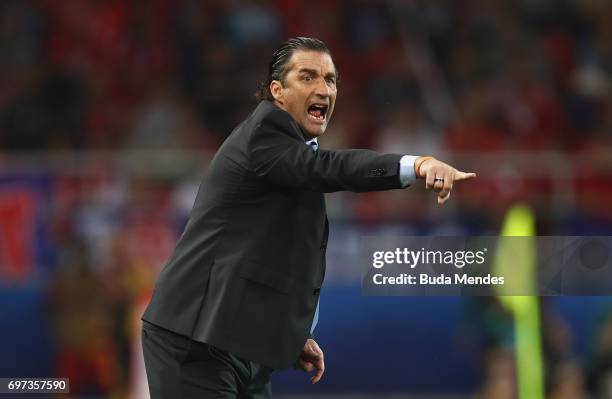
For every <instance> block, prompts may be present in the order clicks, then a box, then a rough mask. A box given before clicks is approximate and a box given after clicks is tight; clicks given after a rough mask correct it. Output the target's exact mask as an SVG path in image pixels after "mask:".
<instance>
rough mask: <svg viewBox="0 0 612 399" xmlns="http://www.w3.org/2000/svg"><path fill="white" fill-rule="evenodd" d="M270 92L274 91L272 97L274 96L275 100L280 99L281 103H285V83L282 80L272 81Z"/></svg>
mask: <svg viewBox="0 0 612 399" xmlns="http://www.w3.org/2000/svg"><path fill="white" fill-rule="evenodd" d="M270 93H272V97H274V100H276V101H278V103H279V104H282V103H283V100H284V95H283V94H284V93H283V84H282V83H281V82H280V80H273V81H272V82H270Z"/></svg>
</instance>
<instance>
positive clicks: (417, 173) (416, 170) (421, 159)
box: [414, 155, 435, 179]
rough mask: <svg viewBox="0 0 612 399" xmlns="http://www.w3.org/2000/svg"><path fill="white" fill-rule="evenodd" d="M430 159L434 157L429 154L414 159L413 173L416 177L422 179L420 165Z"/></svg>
mask: <svg viewBox="0 0 612 399" xmlns="http://www.w3.org/2000/svg"><path fill="white" fill-rule="evenodd" d="M432 159H435V158H434V157H432V156H430V155H427V156H423V157H419V158H417V159H416V161H414V175H415V176H416V177H417V179H422V178H423V177H425V176H423V174H422V173H421V167H422V166H423V164H424V163H425V162H427V161H430V160H432Z"/></svg>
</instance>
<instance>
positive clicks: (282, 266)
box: [142, 38, 475, 399]
mask: <svg viewBox="0 0 612 399" xmlns="http://www.w3.org/2000/svg"><path fill="white" fill-rule="evenodd" d="M336 80H337V71H336V67H335V65H334V63H333V61H332V58H331V54H330V51H329V50H328V49H327V47H326V46H325V44H323V43H322V42H321V41H319V40H316V39H311V38H293V39H289V40H288V41H287V42H285V43H284V44H282V45H281V47H280V48H279V49H278V50H277V51H276V52H275V53H274V55H273V57H272V60H271V62H270V65H269V73H268V80H267V82H266V83H265V84H264V85H262V86H261V87H260V90H259V93H258V98H259V99H260V100H261V101H260V103H259V105H258V106H257V108H256V109H255V111H254V112H253V113H252V114H251V115H250V116H249V117H248V118H247V119H246V120H245V121H244V122H242V123H241V124H240V125H239V126H238V127H237V128H236V129H235V130H234V131H233V132H232V133H231V135H230V136H229V137H228V138H227V139H226V140H225V142H224V143H223V145H222V146H221V148H220V149H219V151H218V152H217V154H216V155H215V157H214V159H213V160H212V161H211V164H210V167H209V170H208V172H207V175H206V177H205V178H204V181H203V182H202V184H201V186H200V190H199V192H198V195H197V198H196V200H195V205H194V207H193V210H192V212H191V215H190V217H189V221H188V223H187V226H186V227H185V231H184V233H183V235H182V236H181V238H180V240H179V242H178V244H177V246H176V249H175V251H174V254H173V256H172V258H171V259H170V261H169V263H168V264H167V265H166V267H165V268H164V269H163V270H162V272H161V274H160V276H159V280H158V281H157V284H156V287H155V290H154V293H153V297H152V299H151V302H150V304H149V306H148V308H147V310H146V311H145V313H144V315H143V317H142V318H143V320H144V325H143V351H144V358H145V366H146V370H147V377H148V381H149V389H150V392H151V397H152V398H153V399H156V398H191V397H193V398H196V397H197V398H209V397H210V398H212V397H214V398H269V397H270V395H271V390H270V374H271V372H272V371H273V370H274V369H283V368H287V367H290V366H291V365H294V366H296V367H298V368H300V369H302V370H304V371H307V372H310V371H313V370H316V374H315V375H314V376H313V377H312V379H311V382H312V383H313V384H314V383H316V382H318V381H319V380H320V379H321V376H322V375H323V372H324V369H325V366H324V360H323V352H322V351H321V349H320V348H319V346H318V345H317V343H316V342H315V341H314V339H313V337H312V335H311V328H314V324H315V323H316V321H315V320H314V319H315V310H316V309H317V305H318V299H319V291H320V288H321V284H322V282H323V276H324V274H325V250H326V246H327V237H328V223H327V217H326V214H325V201H324V197H323V194H322V193H324V192H333V191H339V190H350V191H357V192H359V191H376V190H389V189H397V188H402V187H406V186H408V185H409V184H411V183H413V182H414V181H415V180H416V178H418V177H420V178H424V179H425V181H426V187H427V188H429V189H433V190H435V191H436V192H438V202H439V203H444V202H446V201H447V200H448V198H449V196H450V193H451V189H452V187H453V183H454V182H455V181H458V180H465V179H469V178H472V177H474V176H475V175H474V174H473V173H464V172H460V171H457V170H456V169H454V168H453V167H451V166H449V165H447V164H445V163H442V162H440V161H437V160H435V159H433V158H431V157H415V156H408V155H399V154H385V155H381V154H377V153H375V152H372V151H369V150H343V151H327V150H323V149H318V144H317V138H318V137H319V136H321V135H322V134H323V133H324V132H325V130H326V128H327V124H328V123H329V121H330V119H331V116H332V114H333V111H334V105H335V102H336V95H337V88H336Z"/></svg>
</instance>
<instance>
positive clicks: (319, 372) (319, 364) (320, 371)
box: [310, 359, 325, 385]
mask: <svg viewBox="0 0 612 399" xmlns="http://www.w3.org/2000/svg"><path fill="white" fill-rule="evenodd" d="M315 367H316V368H317V373H316V374H315V375H314V376H313V377H312V378H311V379H310V383H311V384H313V385H314V384H316V383H317V382H319V381H320V380H321V377H323V373H324V372H325V362H324V361H323V359H321V360H320V361H318V362H316V363H315Z"/></svg>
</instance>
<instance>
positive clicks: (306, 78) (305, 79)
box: [302, 75, 312, 82]
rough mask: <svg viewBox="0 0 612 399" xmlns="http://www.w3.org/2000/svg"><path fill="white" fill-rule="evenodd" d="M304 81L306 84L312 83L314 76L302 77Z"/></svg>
mask: <svg viewBox="0 0 612 399" xmlns="http://www.w3.org/2000/svg"><path fill="white" fill-rule="evenodd" d="M302 80H304V81H306V82H310V81H311V80H312V76H310V75H302Z"/></svg>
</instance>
